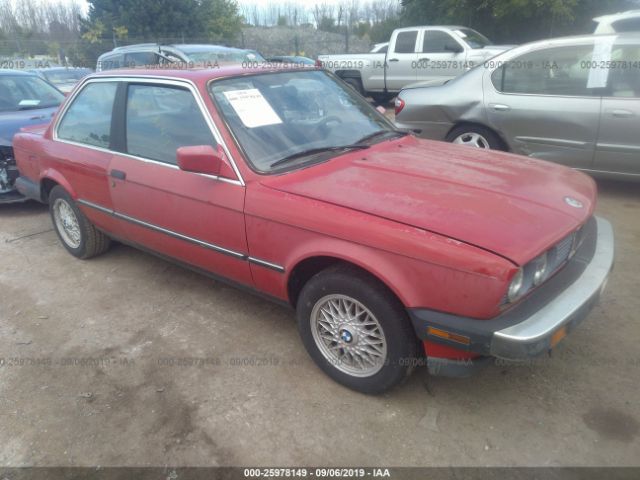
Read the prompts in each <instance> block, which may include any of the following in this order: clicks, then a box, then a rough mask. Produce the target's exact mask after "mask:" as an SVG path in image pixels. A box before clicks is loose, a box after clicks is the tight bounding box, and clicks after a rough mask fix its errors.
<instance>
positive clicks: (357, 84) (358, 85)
mask: <svg viewBox="0 0 640 480" xmlns="http://www.w3.org/2000/svg"><path fill="white" fill-rule="evenodd" d="M342 80H344V82H345V83H346V84H347V85H349V86H350V87H351V88H353V89H354V90H355V91H356V92H358V93H359V94H360V95H362V96H364V88H362V81H361V80H360V79H359V78H343V79H342Z"/></svg>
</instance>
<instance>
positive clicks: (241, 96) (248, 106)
mask: <svg viewBox="0 0 640 480" xmlns="http://www.w3.org/2000/svg"><path fill="white" fill-rule="evenodd" d="M224 96H225V97H227V100H228V101H229V103H230V104H231V106H232V107H233V109H234V110H235V111H236V113H237V114H238V116H239V117H240V120H242V123H243V124H244V125H245V126H246V127H248V128H256V127H264V126H266V125H276V124H278V123H282V120H281V119H280V117H279V116H278V114H277V113H276V112H275V111H274V110H273V108H272V107H271V105H269V102H267V100H266V99H265V98H264V97H263V96H262V93H260V90H258V89H257V88H251V89H248V90H233V91H231V92H224Z"/></svg>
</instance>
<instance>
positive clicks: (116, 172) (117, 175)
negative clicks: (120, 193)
mask: <svg viewBox="0 0 640 480" xmlns="http://www.w3.org/2000/svg"><path fill="white" fill-rule="evenodd" d="M109 175H110V176H111V177H113V178H117V179H118V180H124V179H125V178H127V174H126V173H125V172H123V171H122V170H111V172H109Z"/></svg>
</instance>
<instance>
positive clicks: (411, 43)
mask: <svg viewBox="0 0 640 480" xmlns="http://www.w3.org/2000/svg"><path fill="white" fill-rule="evenodd" d="M417 38H418V31H417V30H413V31H410V32H400V33H399V34H398V36H397V37H396V46H395V49H394V52H395V53H413V52H415V51H416V39H417Z"/></svg>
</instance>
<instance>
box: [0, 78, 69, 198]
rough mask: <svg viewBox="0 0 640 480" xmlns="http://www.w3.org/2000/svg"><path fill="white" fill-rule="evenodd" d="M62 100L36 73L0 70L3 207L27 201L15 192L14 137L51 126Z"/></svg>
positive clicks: (0, 162)
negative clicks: (22, 131)
mask: <svg viewBox="0 0 640 480" xmlns="http://www.w3.org/2000/svg"><path fill="white" fill-rule="evenodd" d="M63 100H64V95H63V94H62V92H60V91H59V90H58V89H57V88H56V87H54V86H53V85H51V84H50V83H49V82H47V81H45V80H43V79H42V78H40V77H39V76H37V75H35V74H33V73H29V72H24V71H18V70H0V204H5V203H13V202H19V201H24V200H25V197H23V196H22V195H20V194H19V193H18V192H17V191H16V189H15V180H16V178H18V175H19V173H18V169H17V167H16V161H15V157H14V154H13V148H12V141H13V135H14V134H15V133H16V132H18V131H19V130H20V129H21V128H22V127H26V126H30V125H39V124H47V123H49V122H50V121H51V118H52V117H53V115H54V114H55V112H56V110H57V109H58V106H59V105H60V103H62V101H63Z"/></svg>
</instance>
